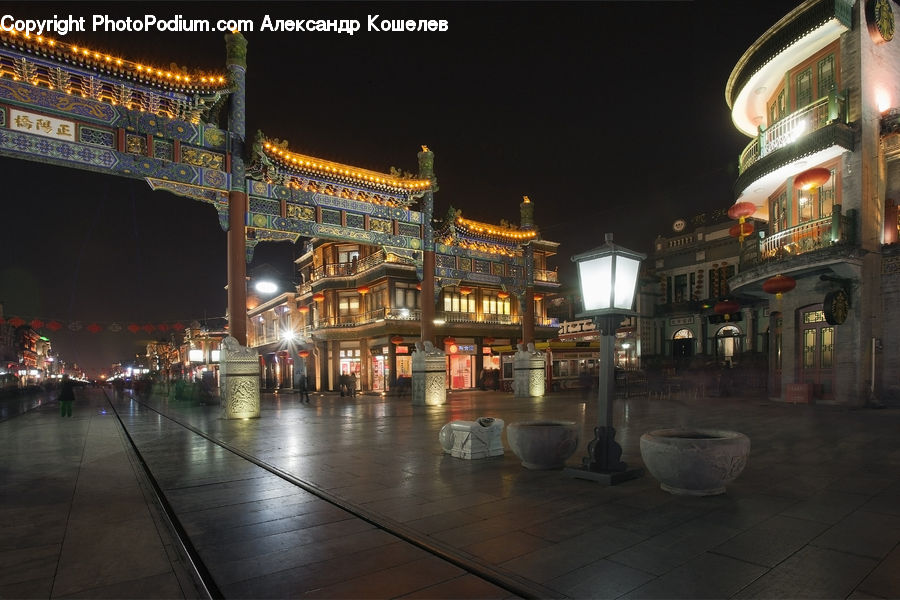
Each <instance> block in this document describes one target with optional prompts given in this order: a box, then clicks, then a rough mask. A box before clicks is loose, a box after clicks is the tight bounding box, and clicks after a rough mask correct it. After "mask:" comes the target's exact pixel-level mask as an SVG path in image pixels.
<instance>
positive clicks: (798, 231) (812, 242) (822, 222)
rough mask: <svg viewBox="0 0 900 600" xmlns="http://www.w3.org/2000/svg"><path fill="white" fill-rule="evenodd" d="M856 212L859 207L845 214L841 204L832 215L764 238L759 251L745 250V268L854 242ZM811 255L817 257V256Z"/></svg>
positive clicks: (743, 257) (743, 264)
mask: <svg viewBox="0 0 900 600" xmlns="http://www.w3.org/2000/svg"><path fill="white" fill-rule="evenodd" d="M854 214H855V211H848V214H842V213H841V207H840V206H839V205H836V206H835V207H834V212H833V213H832V214H831V215H830V216H828V217H824V218H822V219H817V220H815V221H807V222H806V223H801V224H800V225H797V226H796V227H791V228H789V229H785V230H784V231H779V232H778V233H774V234H772V235H770V236H768V237H766V238H763V239H762V240H760V242H759V252H758V253H743V252H742V254H741V270H742V271H743V270H746V269H749V268H751V267H753V266H755V265H758V264H767V263H775V262H777V261H782V260H789V259H792V258H795V257H798V256H800V255H804V254H810V253H814V252H817V251H820V250H823V249H826V248H831V247H833V246H837V245H841V244H843V245H847V244H850V243H852V239H851V236H852V232H853V231H854ZM809 258H811V259H814V256H810V257H809ZM804 262H808V261H804Z"/></svg>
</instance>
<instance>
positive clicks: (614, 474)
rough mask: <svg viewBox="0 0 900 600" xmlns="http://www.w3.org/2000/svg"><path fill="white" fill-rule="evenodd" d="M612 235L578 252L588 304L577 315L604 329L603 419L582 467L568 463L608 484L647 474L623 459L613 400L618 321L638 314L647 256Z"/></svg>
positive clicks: (584, 301) (577, 471)
mask: <svg viewBox="0 0 900 600" xmlns="http://www.w3.org/2000/svg"><path fill="white" fill-rule="evenodd" d="M612 237H613V236H612V234H611V233H607V234H606V243H605V244H603V245H602V246H600V247H599V248H595V249H593V250H590V251H588V252H585V253H583V254H579V255H577V256H573V257H572V262H575V263H576V264H577V265H578V281H579V285H580V287H581V298H582V308H583V310H584V312H582V313H580V314H579V315H577V316H579V317H590V318H592V319H593V320H594V322H595V323H596V325H597V330H598V331H599V333H600V360H599V363H600V365H599V367H600V368H599V371H600V382H599V384H600V385H599V392H598V399H597V408H598V425H597V427H595V428H594V439H593V440H591V442H590V443H589V444H588V456H586V457H585V458H584V459H582V468H580V469H567V472H568V473H569V474H570V475H572V476H574V477H579V478H582V479H591V480H594V481H599V482H602V483H605V484H606V485H615V484H617V483H621V482H622V481H627V480H628V479H633V478H635V477H639V476H640V475H641V474H642V470H641V469H629V468H628V466H627V465H626V464H625V463H624V462H622V461H621V460H620V458H621V457H622V447H621V446H620V445H619V444H618V442H616V430H615V428H614V427H613V404H614V403H615V399H616V374H615V335H616V327H617V326H618V324H619V323H620V322H621V321H622V319H623V318H624V317H626V316H629V315H636V314H637V313H636V312H635V311H634V299H635V295H636V291H637V281H638V271H639V270H640V266H641V261H642V260H644V259H645V258H647V256H646V255H645V254H641V253H639V252H634V251H633V250H627V249H625V248H623V247H621V246H617V245H615V244H613V242H612Z"/></svg>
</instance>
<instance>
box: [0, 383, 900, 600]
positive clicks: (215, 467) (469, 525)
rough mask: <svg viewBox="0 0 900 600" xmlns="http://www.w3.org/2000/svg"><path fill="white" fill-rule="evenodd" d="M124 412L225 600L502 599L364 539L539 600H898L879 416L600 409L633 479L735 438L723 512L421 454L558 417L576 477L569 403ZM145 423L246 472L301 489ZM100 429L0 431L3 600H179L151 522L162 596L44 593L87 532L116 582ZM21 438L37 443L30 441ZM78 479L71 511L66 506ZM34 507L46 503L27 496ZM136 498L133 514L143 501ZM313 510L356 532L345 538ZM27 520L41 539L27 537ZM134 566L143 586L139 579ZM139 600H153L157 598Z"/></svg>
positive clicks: (453, 398)
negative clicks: (682, 443) (670, 455)
mask: <svg viewBox="0 0 900 600" xmlns="http://www.w3.org/2000/svg"><path fill="white" fill-rule="evenodd" d="M141 402H144V403H145V404H141V403H136V402H134V401H133V399H132V398H131V397H130V396H126V397H122V398H120V399H119V400H118V401H117V406H119V407H120V408H121V409H122V410H121V411H120V414H122V415H123V419H124V420H125V425H126V428H127V429H128V431H129V433H130V435H131V436H132V437H133V438H134V439H135V441H136V443H137V444H138V448H139V450H140V452H141V455H142V457H143V458H144V460H146V462H147V464H148V465H150V468H151V470H152V472H153V474H154V477H155V478H156V479H157V480H158V481H159V482H160V485H161V487H162V489H163V490H164V493H165V495H166V497H167V499H168V501H169V502H170V503H171V504H172V506H173V507H175V508H176V512H177V514H178V517H179V519H180V520H181V521H182V522H183V524H184V525H185V529H186V530H187V531H188V533H189V535H190V537H191V540H192V541H193V542H194V543H195V544H196V545H197V547H198V549H199V551H200V553H201V556H203V558H204V562H206V563H207V565H208V567H209V568H210V570H211V571H212V572H213V575H214V576H215V579H216V582H217V584H218V585H219V586H220V590H221V591H222V593H223V595H224V596H225V597H230V598H239V597H259V598H267V597H272V598H276V597H277V598H288V597H310V598H319V597H321V598H326V597H335V598H346V597H372V598H382V597H410V598H435V597H448V598H457V597H458V598H468V597H473V598H488V597H498V598H502V597H512V596H513V594H511V593H510V592H509V591H506V590H503V589H501V588H498V587H496V586H495V585H493V584H492V583H490V582H489V581H485V580H484V579H483V578H480V577H478V576H475V575H471V574H468V573H466V571H465V570H463V569H461V568H459V567H458V566H455V565H453V564H450V563H447V562H446V561H443V560H441V559H439V558H437V557H435V556H434V555H432V554H429V553H427V552H425V550H423V549H421V548H418V547H415V546H412V545H410V544H408V543H406V542H403V541H399V539H398V538H397V537H395V536H393V535H391V534H390V533H388V532H387V531H385V530H383V529H382V528H386V529H387V530H392V529H393V530H396V531H398V532H401V533H402V534H403V535H408V536H412V537H414V538H416V539H418V540H421V541H423V542H425V543H426V544H430V545H433V547H434V548H435V549H437V550H438V551H439V552H442V553H447V554H450V555H455V556H457V557H458V558H459V559H460V560H461V561H463V564H473V565H474V566H476V567H477V568H478V569H480V570H481V571H482V572H483V573H486V574H490V573H495V574H497V575H499V576H502V577H507V578H509V580H510V581H514V582H518V583H519V584H521V589H523V590H524V589H530V590H532V591H533V595H535V596H539V597H574V598H583V597H610V598H617V597H623V598H707V597H715V598H726V597H741V598H750V597H817V598H846V597H852V598H867V597H881V598H891V597H900V579H898V576H897V573H898V572H900V549H898V542H900V539H898V537H900V532H898V529H900V521H898V518H900V510H898V509H897V506H898V504H900V502H898V499H900V469H898V467H900V436H897V435H896V432H897V431H898V430H900V410H897V409H885V410H844V409H839V408H834V407H826V406H810V405H786V404H780V403H774V402H769V401H767V400H765V399H759V398H708V399H703V398H688V397H678V396H675V397H673V398H670V399H665V400H660V399H654V400H650V399H647V398H631V399H628V400H619V401H617V403H616V406H615V409H616V410H615V421H616V423H617V439H618V440H619V441H620V443H621V444H622V446H623V449H624V454H623V459H624V460H626V461H627V462H628V463H629V465H631V466H641V464H640V455H639V449H638V441H639V438H640V434H641V433H643V432H644V431H647V430H651V429H657V428H663V427H670V426H673V425H679V424H684V425H687V424H690V425H692V426H697V427H716V428H724V429H735V430H738V431H742V432H743V433H746V434H747V435H748V436H749V437H750V438H751V442H752V450H751V457H750V461H749V464H748V466H747V469H746V470H745V472H744V473H743V474H742V475H741V477H740V478H739V479H738V480H737V481H735V482H734V483H733V484H732V485H730V486H729V488H728V493H727V494H725V495H723V496H717V497H711V498H681V497H675V496H672V495H670V494H668V493H665V492H663V491H662V490H660V489H659V487H658V485H657V484H656V482H655V481H654V480H653V479H652V477H650V476H649V475H645V476H644V477H643V478H641V479H638V480H634V481H630V482H627V483H625V484H622V485H619V486H616V487H613V488H605V487H602V486H599V485H598V484H596V483H594V482H589V481H584V480H577V479H572V478H570V477H567V476H565V475H564V474H563V473H562V472H556V471H551V472H535V471H528V470H526V469H523V468H522V467H521V466H520V465H519V463H518V460H517V459H516V458H515V456H513V455H512V454H511V453H510V452H509V449H508V446H507V447H506V448H507V453H506V454H505V455H504V456H500V457H494V458H490V459H483V460H477V461H466V460H460V459H455V458H452V457H450V456H447V455H444V454H443V453H442V451H441V449H440V446H439V444H438V440H437V434H438V432H439V431H440V428H441V427H442V426H443V425H444V424H445V423H447V422H449V421H450V420H457V419H459V420H474V419H475V418H477V417H479V416H495V417H499V418H502V419H504V421H505V422H506V423H507V424H509V423H511V422H515V421H524V420H534V419H542V418H553V419H567V420H573V421H575V422H576V423H578V424H579V426H580V427H581V431H582V432H583V435H582V438H581V440H580V443H579V447H578V450H577V451H576V453H575V455H573V457H572V459H570V461H569V462H570V465H575V464H577V463H579V462H580V458H581V456H582V455H583V454H584V453H585V447H586V445H587V442H588V441H589V437H588V434H589V433H590V432H591V431H592V429H593V426H594V421H595V418H596V417H595V411H596V406H595V404H596V403H595V402H587V403H585V402H584V400H583V399H582V398H581V397H580V395H579V396H576V395H566V394H559V395H554V396H551V397H547V398H544V399H515V398H512V397H511V396H510V395H506V394H501V393H490V392H488V393H485V392H471V393H469V392H466V393H453V394H451V395H449V396H448V403H447V404H446V405H444V406H440V407H413V406H411V404H410V402H409V399H408V398H405V399H394V398H384V397H376V396H366V395H360V396H358V397H357V398H340V397H339V396H337V395H328V394H326V395H313V402H312V403H311V404H310V405H305V404H299V403H297V402H296V401H295V400H294V399H293V398H292V397H290V396H288V395H285V394H281V395H279V396H278V397H274V396H271V395H264V396H263V405H262V409H263V410H262V417H261V418H260V419H254V420H249V421H243V420H234V421H229V420H224V419H221V418H220V408H219V407H218V406H215V405H212V406H198V405H194V404H190V403H174V402H167V401H166V400H164V399H163V398H160V397H155V396H151V397H148V398H142V399H141ZM156 411H158V412H156ZM160 414H164V415H170V416H171V417H172V418H173V419H177V420H179V421H182V422H184V423H186V424H188V425H190V426H191V427H194V428H195V429H197V430H198V431H202V432H204V433H205V434H206V435H208V436H209V437H211V438H213V439H215V440H219V441H221V442H222V443H223V444H225V445H227V446H230V447H233V448H236V449H238V450H240V451H241V452H243V453H245V454H246V455H248V456H252V457H256V458H257V459H258V460H259V461H261V462H262V463H264V465H263V466H266V465H268V466H270V467H271V468H272V469H274V470H276V471H280V472H284V473H286V474H288V475H289V476H290V477H291V478H293V479H294V480H299V481H301V482H304V489H301V488H298V487H296V486H294V485H293V484H289V483H288V482H286V481H285V480H284V479H283V478H279V477H278V476H276V475H275V474H273V473H272V472H271V471H267V470H265V469H263V468H262V467H260V466H257V465H253V464H252V463H249V462H247V461H246V460H243V459H236V458H235V457H234V455H233V454H231V453H229V452H228V451H227V450H226V449H225V448H223V447H221V446H219V445H217V444H215V443H213V442H212V441H209V440H206V439H204V438H202V437H200V436H199V435H197V434H194V433H189V432H187V430H185V429H184V428H182V427H181V426H179V425H177V424H175V423H172V422H171V421H169V420H168V419H167V418H164V417H160ZM109 417H110V415H108V414H106V415H104V414H101V412H100V411H99V409H98V407H96V406H95V407H93V408H88V407H87V406H86V405H79V404H76V416H75V418H74V419H72V420H65V421H64V420H61V419H60V417H59V416H58V415H57V414H55V407H51V406H47V407H45V408H40V407H39V408H38V409H37V410H36V411H34V414H33V415H26V416H25V417H17V418H15V419H12V420H8V421H5V422H3V423H0V428H3V429H2V431H0V433H3V434H5V435H2V436H0V475H2V476H3V481H4V485H5V487H4V495H3V500H2V502H0V518H2V523H0V534H2V535H0V562H2V564H4V565H7V564H12V565H14V566H15V567H17V568H14V569H7V570H5V572H2V573H0V597H52V596H55V595H58V594H55V593H54V585H57V586H70V584H71V589H69V588H68V587H66V591H65V593H66V594H67V595H71V596H73V597H79V596H81V597H125V596H135V595H137V596H143V597H185V596H186V594H189V593H188V592H185V589H184V588H185V586H184V584H183V582H180V581H179V577H178V576H177V575H175V569H174V568H173V567H172V564H173V562H174V563H177V561H178V559H177V557H175V556H174V553H172V552H171V551H170V550H169V548H170V547H171V546H170V545H167V542H166V541H165V540H164V539H163V535H162V534H161V533H159V531H158V530H159V526H158V524H157V523H156V521H154V519H153V517H152V515H151V516H150V517H148V519H146V520H144V519H138V520H139V521H141V523H142V526H146V525H149V526H151V527H153V528H154V529H156V530H157V535H156V538H155V539H153V536H149V537H147V538H144V537H141V536H132V537H133V539H134V540H136V541H138V542H140V544H141V545H144V546H148V545H156V546H157V547H158V551H159V552H161V553H162V556H164V557H166V559H167V561H168V565H169V566H168V568H169V571H170V572H171V574H170V575H169V576H168V578H167V579H165V580H164V581H163V580H159V581H157V580H155V579H154V578H156V577H161V576H163V575H162V574H159V575H154V574H153V573H152V572H149V573H145V572H139V571H135V572H133V573H132V574H131V578H130V579H122V578H121V575H115V574H110V575H107V574H104V572H103V570H102V567H103V565H102V564H101V565H100V567H97V566H96V565H95V566H94V567H89V568H88V570H87V572H91V573H93V575H92V576H91V577H86V578H85V579H88V578H91V579H92V581H91V582H87V581H82V580H79V579H77V578H71V577H70V578H69V579H66V578H65V577H60V574H54V571H55V569H56V568H58V567H62V568H63V571H65V570H68V569H70V568H71V565H69V564H67V563H66V562H64V560H63V558H64V557H73V556H77V553H76V552H75V550H76V545H77V548H81V549H88V548H90V544H91V543H93V542H94V541H96V540H90V539H88V538H87V536H85V535H84V533H83V532H84V531H86V530H87V527H94V528H95V529H96V528H101V529H104V530H108V532H109V536H108V537H106V536H105V534H104V535H103V536H97V537H98V538H100V539H105V540H106V542H107V543H108V544H109V545H110V546H111V547H112V548H113V552H112V554H110V553H109V551H108V550H107V551H103V552H105V553H101V554H99V556H103V557H109V556H114V558H113V559H108V558H107V559H106V562H107V563H110V564H113V565H115V564H118V563H121V564H119V566H125V565H127V564H129V560H128V559H127V556H128V553H127V551H125V552H123V553H122V557H123V560H121V561H117V560H116V559H115V547H116V543H117V540H118V538H119V535H121V534H119V535H117V534H116V528H117V527H119V526H121V525H126V524H129V523H130V520H129V516H128V515H123V514H121V513H120V512H118V509H117V511H116V514H115V515H113V514H111V515H110V518H109V522H108V523H107V522H106V521H104V520H103V519H102V518H99V519H98V515H99V512H98V511H96V510H87V512H85V510H86V509H87V508H88V507H91V506H93V505H94V504H95V503H96V502H97V501H98V500H100V499H102V498H103V496H104V493H106V492H108V493H109V498H110V507H111V510H112V508H113V507H116V506H120V505H122V504H123V503H124V502H126V500H127V499H128V498H129V495H128V494H129V492H128V488H129V487H130V486H131V485H132V484H131V482H129V481H128V480H129V477H128V476H123V475H122V474H123V471H121V470H120V471H117V470H115V469H111V468H110V464H109V463H110V461H113V460H121V459H124V463H122V464H123V465H127V466H128V468H129V469H131V473H132V477H133V479H134V486H135V487H136V488H137V489H140V482H139V477H137V475H136V474H135V473H134V468H133V467H134V465H133V464H132V462H131V459H130V458H128V454H127V452H126V451H125V449H124V447H123V449H122V452H121V455H120V453H119V451H118V449H117V447H116V445H115V443H112V436H111V433H113V432H115V428H114V427H112V428H110V427H107V426H106V423H102V422H98V425H97V426H95V427H93V428H92V427H91V426H90V422H91V421H93V420H95V419H97V420H101V421H102V420H103V419H109ZM79 422H80V423H79ZM63 425H65V427H64V426H63ZM42 429H43V431H42ZM117 435H119V434H117ZM504 437H505V436H504ZM94 438H96V440H97V441H96V442H93V441H91V440H92V439H94ZM32 439H36V440H38V441H39V442H40V441H42V440H45V439H46V440H50V441H49V443H38V444H32V443H30V441H29V442H26V440H32ZM504 441H505V440H504ZM119 443H120V444H122V443H123V440H122V439H121V437H120V438H119ZM31 448H34V452H30V453H28V452H25V450H26V449H31ZM29 454H30V455H29ZM20 457H21V458H20ZM81 469H84V472H81V473H79V471H80V470H81ZM125 473H126V475H127V472H125ZM79 481H80V483H81V484H82V485H81V488H80V493H81V494H83V495H82V496H81V497H80V498H77V499H76V495H77V494H75V492H73V490H76V489H77V487H78V486H77V485H76V484H78V483H79ZM7 482H9V483H8V484H7ZM45 487H46V490H48V493H47V494H36V493H34V490H35V489H36V488H38V489H41V490H42V491H43V489H44V488H45ZM132 498H133V502H137V503H139V504H140V503H143V505H144V506H146V507H148V508H147V512H148V514H149V512H150V511H149V508H150V503H149V501H148V500H147V497H146V495H143V494H142V495H141V496H140V499H138V497H136V496H132ZM328 498H331V499H334V500H336V501H338V502H339V503H340V504H342V505H344V506H346V507H349V508H351V509H352V510H356V511H358V514H359V515H363V516H366V517H367V519H372V520H373V521H374V522H373V523H369V522H367V521H365V520H362V521H361V520H360V519H359V518H358V517H356V516H350V517H346V518H345V514H346V513H343V511H342V510H341V509H337V508H335V506H334V505H333V504H331V503H329V502H328V501H327V499H328ZM70 512H72V513H73V514H75V513H83V514H81V515H80V516H79V517H78V519H72V520H71V523H70V519H69V518H68V517H66V519H64V520H61V519H60V518H59V517H58V516H57V515H60V514H63V513H65V514H67V515H68V513H70ZM138 512H141V511H138ZM26 516H29V517H32V518H35V519H37V521H38V522H39V523H40V526H37V527H29V526H28V525H23V523H25V522H26V519H25V518H24V517H26ZM131 516H134V515H131ZM80 531H81V532H82V533H79V532H80ZM10 540H12V541H10ZM67 543H68V544H69V545H68V546H66V544H67ZM120 550H121V549H120ZM98 552H100V551H98ZM68 560H69V558H66V561H68ZM101 563H102V561H101ZM149 563H150V564H148V565H147V566H148V567H150V569H149V570H150V571H153V569H155V566H154V565H155V561H154V560H151V561H149ZM160 565H161V563H160ZM90 569H95V570H94V571H91V570H90ZM13 573H15V574H13ZM60 573H62V571H61V572H60ZM182 576H183V575H182ZM166 582H168V584H167V583H166ZM166 585H176V586H178V590H180V592H179V591H178V590H176V588H175V587H170V588H167V587H166ZM89 586H93V587H89ZM129 586H131V587H129ZM153 586H155V587H153ZM151 588H152V589H158V590H160V591H159V592H157V595H155V596H154V595H152V592H150V591H149V590H150V589H151ZM58 589H59V590H63V587H59V588H58ZM162 590H167V591H166V592H165V593H163V591H162ZM169 592H171V593H172V595H169ZM179 594H180V596H179Z"/></svg>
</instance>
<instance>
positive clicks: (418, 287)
mask: <svg viewBox="0 0 900 600" xmlns="http://www.w3.org/2000/svg"><path fill="white" fill-rule="evenodd" d="M416 289H417V290H419V291H420V292H421V291H422V284H421V283H417V284H416Z"/></svg>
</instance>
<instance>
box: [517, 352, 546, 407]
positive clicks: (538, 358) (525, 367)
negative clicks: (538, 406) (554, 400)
mask: <svg viewBox="0 0 900 600" xmlns="http://www.w3.org/2000/svg"><path fill="white" fill-rule="evenodd" d="M518 348H519V351H518V352H516V354H515V356H514V357H513V396H515V397H516V398H530V397H541V396H543V395H544V390H545V388H546V386H545V381H544V380H545V376H546V368H545V366H546V365H545V362H544V353H543V352H537V351H536V350H535V349H534V344H528V348H527V349H526V348H525V345H524V344H519V345H518Z"/></svg>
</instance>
